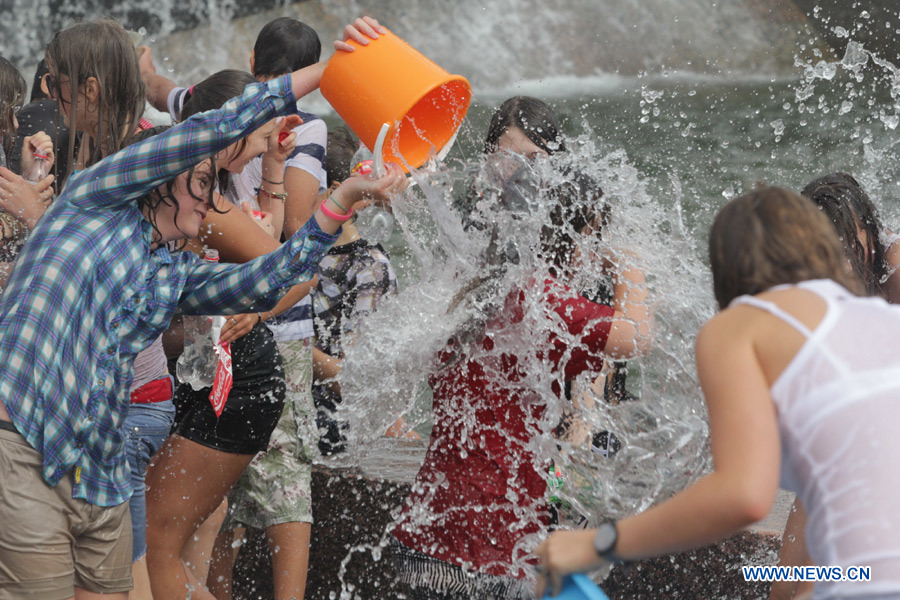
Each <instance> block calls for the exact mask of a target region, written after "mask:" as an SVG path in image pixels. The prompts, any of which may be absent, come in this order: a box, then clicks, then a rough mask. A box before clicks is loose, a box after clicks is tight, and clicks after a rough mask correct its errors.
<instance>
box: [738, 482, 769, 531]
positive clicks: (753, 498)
mask: <svg viewBox="0 0 900 600" xmlns="http://www.w3.org/2000/svg"><path fill="white" fill-rule="evenodd" d="M774 503H775V490H772V489H770V486H768V485H766V484H764V483H762V482H757V483H754V482H753V481H750V480H744V481H741V482H740V483H737V485H735V486H734V489H733V494H732V495H731V498H730V499H729V501H728V504H729V505H730V506H731V517H732V519H733V521H734V523H733V524H734V526H735V528H739V529H742V528H744V527H747V526H749V525H753V524H754V523H758V522H759V521H762V520H763V519H765V518H766V517H767V516H768V514H769V512H770V511H771V510H772V505H773V504H774Z"/></svg>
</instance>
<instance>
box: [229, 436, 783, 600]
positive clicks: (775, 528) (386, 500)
mask: <svg viewBox="0 0 900 600" xmlns="http://www.w3.org/2000/svg"><path fill="white" fill-rule="evenodd" d="M424 450H425V447H424V444H423V443H422V442H411V441H406V440H383V441H381V442H379V443H378V444H376V448H375V449H374V450H373V451H372V452H371V453H370V455H369V457H368V458H367V459H365V460H364V461H363V462H362V464H361V465H360V467H358V468H350V467H347V466H342V465H341V463H340V460H337V461H333V462H329V464H325V465H316V467H315V469H314V471H313V498H314V504H313V515H314V518H315V521H316V522H315V524H314V525H313V531H312V549H311V556H310V565H309V576H308V580H307V588H306V597H307V598H308V599H309V600H336V599H338V598H342V597H343V598H359V599H361V600H381V599H384V600H388V599H391V600H394V599H396V598H398V597H400V594H399V590H398V589H397V586H396V584H395V580H394V577H393V573H392V572H391V565H390V564H389V563H388V562H387V561H381V560H378V557H380V552H379V551H378V550H377V549H378V544H379V541H380V540H381V537H382V534H383V532H384V530H385V528H386V527H387V525H388V524H389V523H390V522H391V521H392V520H393V516H392V511H394V510H395V509H397V508H398V507H399V506H400V504H401V503H402V502H403V499H404V498H405V497H406V495H407V493H408V492H409V487H410V484H411V482H412V478H413V477H414V476H415V473H416V471H417V470H418V465H419V464H421V461H422V458H423V456H424ZM389 474H390V478H389ZM398 474H399V476H398ZM792 502H793V495H791V494H788V493H786V492H779V496H778V499H777V501H776V503H775V508H774V509H773V511H772V513H771V514H770V515H769V516H768V517H767V518H766V519H764V520H763V521H761V522H760V523H758V524H756V525H755V526H754V527H752V528H750V529H748V530H747V531H744V532H741V533H740V534H738V535H736V536H734V537H732V538H729V539H728V540H725V541H724V542H721V543H720V544H716V545H714V546H708V547H706V548H701V549H699V550H695V551H692V552H685V553H682V554H677V555H672V556H665V557H660V558H656V559H652V560H647V561H643V562H640V563H635V564H633V565H630V566H628V567H625V568H621V567H620V568H616V569H613V570H612V572H611V573H610V576H609V578H608V579H607V580H606V581H605V582H604V583H603V584H602V585H603V588H604V590H605V591H606V593H607V594H608V595H609V597H610V598H611V599H612V600H651V599H652V600H658V599H659V598H685V599H695V598H728V599H731V600H758V599H761V598H768V594H769V584H768V583H748V582H745V581H744V578H743V575H742V573H741V567H742V566H745V565H766V564H775V563H776V562H777V560H778V550H779V548H780V546H781V534H782V532H783V530H784V526H785V523H786V521H787V515H788V513H789V512H790V507H791V503H792ZM342 582H343V588H342ZM342 592H349V596H342ZM234 597H235V599H236V600H251V599H252V600H270V599H271V598H272V597H273V590H272V567H271V563H270V561H269V553H268V548H267V546H266V543H265V540H264V536H263V535H262V534H261V533H259V532H257V533H256V534H254V535H253V536H251V539H250V541H249V543H248V544H247V545H246V546H245V547H244V549H243V550H242V552H241V556H240V558H239V559H238V564H237V566H236V567H235V596H234Z"/></svg>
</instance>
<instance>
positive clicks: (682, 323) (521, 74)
mask: <svg viewBox="0 0 900 600" xmlns="http://www.w3.org/2000/svg"><path fill="white" fill-rule="evenodd" d="M12 2H13V6H12V10H11V11H9V13H8V14H12V15H14V18H13V19H7V20H4V22H3V23H2V24H0V28H2V34H0V40H3V41H2V42H0V54H3V55H10V56H12V57H14V58H15V59H16V60H17V61H18V64H22V65H24V64H28V63H30V62H34V59H35V58H36V57H37V56H38V55H39V54H40V49H41V47H42V46H43V44H45V43H46V40H47V39H48V37H49V35H50V33H51V32H52V30H53V29H54V28H56V27H59V26H61V25H62V24H63V21H64V20H66V19H69V18H72V17H75V16H92V15H94V14H96V13H97V12H101V11H102V12H108V13H110V14H112V15H113V16H116V17H121V18H123V19H126V20H127V19H131V18H133V17H136V15H138V13H139V11H141V10H146V11H147V12H152V13H153V14H154V15H156V19H157V21H156V22H146V23H142V22H141V21H140V20H135V21H132V22H131V23H130V24H129V25H130V26H131V27H132V28H135V29H137V28H139V27H141V26H142V24H143V26H145V27H147V28H148V38H147V41H148V42H150V44H151V45H154V46H155V48H154V50H155V54H156V56H157V61H158V64H160V65H161V68H164V69H167V70H169V71H170V73H171V74H172V75H173V76H174V77H175V78H176V79H177V80H179V81H183V82H188V81H196V80H197V79H199V77H202V76H203V75H206V74H207V73H209V72H211V71H214V70H217V69H219V68H223V67H226V66H235V67H243V66H244V65H245V64H246V62H245V61H246V56H247V54H248V52H249V48H250V47H251V45H252V40H253V37H254V36H255V35H256V32H257V31H258V30H259V27H260V26H261V25H262V23H264V22H265V21H266V20H268V19H269V18H271V17H272V16H273V15H274V14H276V13H278V14H281V13H289V14H298V15H300V18H302V19H304V20H306V21H308V22H310V23H311V24H313V25H314V26H315V27H316V28H317V30H318V31H320V34H321V35H322V37H323V39H328V37H329V36H331V35H333V34H334V33H335V32H336V31H337V30H338V27H339V25H340V24H341V23H342V22H343V21H344V20H346V18H347V17H348V16H350V15H356V14H359V13H361V12H371V13H372V14H375V15H376V16H378V17H379V18H381V19H382V20H383V21H384V22H386V23H388V24H390V26H391V27H392V29H394V30H395V31H396V32H397V33H398V34H399V35H401V36H402V37H404V38H405V39H407V40H408V41H410V43H412V44H413V45H414V46H416V47H417V48H419V49H420V50H422V51H423V53H425V54H426V55H428V56H429V57H431V58H433V59H434V60H435V61H436V62H438V63H439V64H441V65H442V66H444V67H446V68H447V69H448V70H450V71H453V72H459V73H463V74H465V75H467V76H468V77H469V78H470V79H471V80H472V82H473V84H474V87H475V91H476V100H477V101H476V103H475V105H474V106H473V109H472V111H471V113H470V117H469V119H468V122H467V123H466V124H465V125H464V127H463V130H462V132H461V134H460V139H459V143H458V148H457V149H456V150H455V151H454V152H453V153H451V157H450V159H449V160H448V162H447V163H446V165H447V166H446V167H443V168H438V169H436V170H432V171H429V172H423V173H419V174H417V175H416V177H417V179H418V181H419V182H420V185H419V186H418V188H419V191H415V192H412V193H411V194H410V195H408V196H406V197H404V198H402V199H400V200H399V201H398V202H397V204H396V206H395V213H396V215H397V218H398V221H399V223H400V225H401V226H402V236H401V235H400V233H397V234H395V237H394V239H393V240H391V243H390V246H389V247H390V250H391V253H392V256H393V257H394V259H395V264H396V265H397V266H398V268H399V269H400V270H401V271H402V273H401V275H402V281H403V288H404V292H403V294H401V296H400V297H399V298H397V299H396V300H395V301H394V302H393V303H389V304H388V305H386V306H385V308H384V310H383V311H382V312H380V313H378V314H376V315H375V316H374V317H373V318H372V319H371V320H370V321H368V322H367V323H366V325H365V326H364V327H363V329H362V330H361V331H360V337H359V340H358V341H357V344H356V346H355V347H354V348H353V350H352V351H351V353H350V354H349V355H348V357H347V368H346V375H345V381H344V387H345V390H346V395H347V399H348V401H347V407H346V411H347V416H348V418H349V419H350V420H351V421H352V423H353V429H352V430H353V432H354V433H353V435H354V436H355V438H354V442H355V443H354V444H353V445H352V446H351V447H352V448H353V449H354V451H355V452H356V454H355V456H354V457H351V458H353V459H354V460H357V461H358V460H361V457H360V454H361V449H362V448H364V447H366V446H367V445H369V442H370V441H371V440H373V439H374V438H375V437H377V436H378V435H380V433H381V432H382V431H383V428H384V426H385V425H386V424H387V420H388V417H387V416H386V415H391V416H393V414H395V413H396V412H399V411H401V410H409V411H410V415H411V416H410V417H409V420H410V421H411V422H412V423H414V424H417V425H418V426H419V429H420V430H421V431H423V432H427V422H428V418H427V411H428V408H429V407H428V397H427V394H423V391H422V390H423V388H422V385H423V380H424V376H425V374H427V373H429V372H432V371H433V370H434V368H435V365H434V363H433V360H432V359H433V357H434V355H435V353H436V352H437V351H438V350H440V349H441V348H442V347H443V346H444V344H445V342H446V340H447V338H448V337H449V336H450V335H451V334H452V333H454V332H456V331H457V330H458V329H459V328H460V327H461V326H463V325H464V324H465V323H466V322H467V320H469V319H472V318H476V317H477V315H478V314H479V310H484V309H487V308H490V306H491V300H492V299H493V300H495V299H496V298H497V297H501V295H502V292H503V291H505V290H508V289H510V287H511V286H512V285H514V283H515V282H516V276H517V275H519V274H521V273H522V272H523V271H522V270H521V269H524V268H525V267H526V266H530V267H532V268H533V267H534V266H535V264H534V263H528V261H525V262H523V263H521V264H520V265H513V266H510V268H509V269H508V270H507V271H506V272H505V273H504V275H503V277H501V278H499V280H498V281H497V282H496V289H485V293H486V294H487V297H486V298H483V299H482V300H483V304H481V305H478V304H466V305H463V306H465V307H466V310H462V311H460V310H455V311H449V313H448V306H449V303H450V300H451V299H452V298H453V297H454V296H455V295H456V294H457V293H458V292H459V290H460V289H461V288H462V286H463V285H464V284H465V283H466V282H467V281H469V280H471V278H472V277H473V276H474V274H475V273H476V272H477V268H476V267H477V265H478V264H479V261H480V259H481V253H482V252H483V250H484V247H485V243H486V242H485V240H484V239H480V238H479V237H478V236H477V235H473V234H471V233H468V232H465V231H463V228H462V225H461V223H460V221H459V217H458V216H457V214H456V213H455V212H454V211H453V210H452V208H451V204H452V198H453V194H459V193H461V189H464V188H465V187H466V186H467V185H469V184H470V183H471V181H472V180H473V178H475V177H477V174H478V167H477V165H476V164H475V162H473V159H472V157H473V156H474V155H475V154H476V153H477V148H478V147H479V146H480V140H481V138H482V136H483V132H484V131H485V129H486V120H487V117H488V115H489V113H490V110H491V108H490V107H491V106H493V105H496V104H498V103H499V102H498V101H500V100H502V99H503V97H505V96H508V95H512V94H515V93H523V92H524V93H530V94H533V95H538V96H542V97H546V98H551V99H552V101H553V104H554V108H555V109H556V110H557V112H558V113H559V114H560V115H561V117H562V121H563V125H564V128H565V130H566V131H567V133H568V134H569V135H570V137H571V140H570V145H571V148H572V152H571V159H570V160H571V161H572V162H573V164H575V165H576V166H577V167H578V168H580V169H582V170H586V171H587V172H588V173H589V174H591V175H592V176H594V177H596V178H597V179H598V180H599V181H600V182H601V184H602V186H603V188H604V190H605V192H606V197H607V199H608V201H609V204H610V211H611V213H612V215H613V218H612V221H611V224H610V227H609V232H608V233H609V235H608V236H607V237H606V238H604V240H603V242H602V244H600V245H598V246H595V247H587V248H585V253H588V252H589V251H590V250H595V251H598V252H603V253H608V252H613V251H616V250H618V249H619V248H623V247H624V248H633V249H636V250H637V251H638V254H639V256H638V258H639V259H640V263H641V264H642V266H643V267H644V268H645V270H646V272H647V276H648V282H649V285H650V288H651V292H652V297H653V298H654V305H655V313H656V330H655V333H654V344H653V350H652V352H651V353H650V354H649V355H648V356H646V357H645V358H643V359H640V360H636V361H631V362H630V363H629V371H630V375H629V390H630V391H631V392H632V393H634V394H635V395H637V396H639V397H640V401H638V402H632V403H623V404H619V405H607V404H605V403H602V402H600V403H598V404H597V405H596V409H595V410H593V411H589V412H586V413H584V414H583V417H584V418H585V420H586V421H587V422H588V423H589V424H590V425H591V427H592V428H594V429H597V430H609V431H612V432H614V433H615V434H616V436H618V437H619V438H620V439H621V440H622V442H623V446H622V449H621V450H620V451H619V453H618V454H617V455H616V456H615V457H614V458H613V459H607V458H603V457H600V456H598V455H596V454H591V453H590V451H589V449H587V448H586V447H585V446H584V445H583V444H576V443H568V442H563V443H559V444H558V445H559V447H557V440H556V439H555V438H553V437H552V436H550V435H547V436H546V437H544V438H543V439H541V440H538V441H537V442H536V446H535V448H534V451H535V452H536V453H537V454H538V455H539V456H542V457H548V458H553V459H554V460H555V461H557V462H558V463H559V464H560V465H561V466H562V471H563V473H564V475H565V477H566V478H567V482H566V484H565V486H564V488H563V490H562V496H563V497H564V498H565V499H566V500H567V501H568V502H569V503H570V504H571V506H572V509H571V513H570V514H571V515H573V518H575V517H574V515H577V514H581V515H589V516H592V517H596V516H605V515H622V514H626V513H629V512H633V511H635V510H639V509H642V508H645V507H646V506H647V505H649V504H651V503H653V502H655V501H658V500H659V499H661V498H663V497H665V496H667V495H668V494H671V493H672V492H674V491H676V490H677V489H680V488H681V487H683V486H684V485H686V484H687V483H688V482H689V481H690V480H692V479H693V478H695V477H697V476H698V475H699V474H700V473H701V472H702V471H703V470H704V469H705V468H707V467H708V464H707V461H706V459H705V456H706V453H705V452H704V444H705V433H706V429H705V427H706V426H705V418H704V410H703V407H702V403H701V401H700V395H699V391H698V387H697V384H696V379H695V376H694V368H693V361H692V347H691V345H692V341H693V336H694V335H695V333H696V331H697V329H698V328H699V326H700V324H701V323H702V322H703V321H704V320H705V319H706V318H707V317H708V316H709V315H711V314H712V311H713V303H712V298H711V294H710V292H709V282H708V276H707V275H706V273H705V269H704V267H703V264H704V260H705V259H704V254H705V251H704V246H705V233H706V229H707V226H708V223H709V221H710V219H711V216H712V215H713V214H714V213H715V211H716V209H717V208H718V206H719V205H720V204H721V203H722V202H723V201H724V200H725V198H728V197H731V196H733V195H735V194H738V193H741V192H742V191H744V190H746V189H747V188H748V187H749V186H752V185H753V182H754V181H756V180H758V179H764V180H766V181H768V182H770V183H774V184H779V185H784V186H787V187H792V188H795V189H799V188H801V187H802V186H803V185H804V184H805V183H806V182H808V181H809V180H811V179H813V178H814V177H816V176H818V175H820V174H822V173H825V172H829V171H834V170H846V171H850V172H852V173H854V174H855V175H857V176H858V178H859V179H860V180H861V181H862V182H863V184H864V185H865V186H866V188H867V189H868V190H869V192H870V195H871V196H872V197H873V199H874V200H875V202H876V203H877V204H878V205H879V208H881V209H882V211H883V217H884V221H885V222H886V223H887V224H891V223H894V224H896V223H897V222H898V221H900V205H898V204H897V201H896V198H897V193H898V191H900V190H898V183H897V182H898V181H900V172H898V168H900V167H898V166H896V165H895V164H894V161H892V160H891V157H892V155H893V154H894V152H895V145H896V139H895V137H896V136H895V132H896V129H895V128H896V127H897V125H898V122H900V118H898V116H900V112H898V110H900V97H898V96H900V77H898V72H897V69H896V68H895V67H894V65H893V64H892V63H890V62H888V61H886V60H884V59H882V58H881V57H880V55H878V54H877V53H874V54H873V53H872V52H870V51H869V50H867V49H866V48H865V47H863V46H861V45H860V44H858V43H850V44H849V45H848V48H847V51H846V53H845V54H844V55H843V58H842V59H841V60H835V59H834V58H833V57H832V56H830V54H829V52H828V50H827V49H826V48H825V47H824V45H822V44H821V43H820V42H819V41H818V39H817V37H816V36H815V35H813V34H811V33H810V32H809V31H807V30H806V28H805V17H804V16H803V14H802V13H800V12H798V11H796V10H794V9H793V8H791V7H790V5H789V4H786V3H775V4H778V5H780V8H779V9H770V7H769V6H768V3H766V2H763V1H762V0H747V1H745V2H718V3H706V2H698V1H689V2H679V1H676V0H652V1H650V2H633V1H629V2H612V1H610V0H604V1H601V2H596V1H590V0H566V1H565V2H558V3H551V4H548V3H538V2H533V1H532V0H520V1H514V0H501V1H500V2H494V3H487V4H486V3H483V2H476V1H475V0H462V1H460V2H454V3H448V2H440V1H439V0H429V1H427V2H395V3H389V4H388V3H374V2H368V1H366V0H360V1H350V0H347V1H343V0H334V1H331V2H321V3H317V2H303V3H299V4H296V5H289V6H287V5H285V6H281V7H279V8H276V9H274V10H272V11H270V12H266V13H264V14H262V15H259V16H256V17H246V18H241V19H238V20H232V18H233V17H234V16H235V14H240V11H241V10H242V9H241V8H240V7H241V6H243V4H241V3H240V2H238V1H237V0H220V1H215V0H214V1H212V2H197V3H188V5H187V9H184V10H186V11H187V12H186V13H185V12H184V10H183V9H182V8H180V7H181V6H182V4H181V3H177V7H176V3H174V2H171V0H163V1H162V2H154V3H152V4H151V3H147V2H144V0H132V1H130V2H129V3H128V4H125V5H122V6H121V8H119V5H115V6H113V5H112V4H110V5H107V6H105V7H101V5H100V4H91V3H81V4H79V5H78V6H77V7H76V6H74V5H70V4H66V3H61V4H60V3H56V2H55V1H54V0H35V1H33V2H26V1H24V0H12ZM142 7H143V8H142ZM101 8H102V10H101ZM773 10H774V12H773ZM778 11H780V12H778ZM185 15H192V16H185ZM210 15H212V16H210ZM195 17H202V20H204V21H206V20H208V19H210V18H212V19H213V21H214V24H213V25H212V26H209V25H204V26H202V27H200V28H199V29H197V30H193V31H191V32H178V31H177V30H178V29H180V28H181V27H183V26H185V25H188V24H190V23H191V19H193V18H195ZM830 26H831V27H832V29H835V30H836V28H838V27H842V28H843V29H844V30H845V31H846V32H852V31H853V28H852V27H851V26H849V25H848V24H842V23H840V22H837V21H832V23H831V25H830ZM154 27H155V28H156V29H154ZM836 35H837V34H836ZM841 35H842V34H841ZM849 35H852V34H851V33H848V36H849ZM844 39H846V38H844ZM222 40H228V41H229V43H228V44H223V42H222ZM850 41H851V42H853V41H854V40H852V39H851V40H850ZM223 45H227V46H228V47H229V51H230V52H232V53H233V54H230V55H229V54H228V52H225V51H223V50H221V48H222V46H223ZM198 57H199V60H198ZM26 75H27V73H26ZM315 108H322V109H324V108H325V107H324V105H322V104H321V103H320V104H318V105H317V106H316V107H315ZM544 175H545V176H546V177H548V178H550V179H552V175H549V174H544ZM546 210H547V207H546V206H545V205H542V204H540V202H539V203H538V205H537V206H536V207H535V209H534V210H533V211H532V212H529V213H528V214H527V215H525V216H524V217H523V218H522V219H520V220H518V221H516V222H515V226H512V225H510V226H508V227H506V228H503V230H502V231H503V234H504V235H505V236H506V237H505V238H504V239H505V241H506V242H507V243H510V244H513V245H514V246H515V247H517V248H520V249H522V252H523V256H528V252H527V251H528V249H529V248H531V247H533V243H534V234H535V231H536V226H537V224H538V222H539V218H540V217H541V215H544V214H545V213H546ZM595 243H596V242H595ZM597 275H598V273H597V272H596V271H591V270H590V269H588V270H587V271H586V272H585V273H584V276H585V277H587V278H591V277H593V276H597ZM534 317H535V319H538V320H537V321H533V322H532V323H540V320H539V319H540V315H534ZM538 331H540V327H537V328H534V332H538ZM534 332H529V331H525V330H523V331H520V332H519V333H520V334H522V335H523V336H525V339H526V340H529V341H531V342H534V343H537V341H538V340H537V338H536V337H531V338H529V337H528V336H529V335H532V334H533V333H534ZM373 359H375V360H373ZM530 366H531V369H530V370H529V371H528V374H529V381H532V382H534V383H535V389H537V390H539V391H541V390H542V392H540V393H544V392H546V385H544V384H545V379H546V366H545V365H540V364H532V365H530ZM540 399H541V400H542V401H544V402H546V403H547V405H548V407H549V410H548V411H546V413H545V416H544V418H543V419H542V420H541V421H540V422H539V423H537V424H536V425H537V426H539V427H542V428H543V429H544V430H545V431H549V430H550V429H551V428H552V427H553V426H554V425H555V424H556V420H557V418H558V416H559V413H560V409H561V405H560V404H559V401H558V399H557V398H555V397H550V396H549V395H547V394H544V395H542V396H541V397H540ZM379 491H380V490H379ZM357 526H358V525H357ZM526 543H533V542H532V541H531V540H529V541H527V542H526ZM373 548H374V550H373ZM356 550H359V551H361V552H367V553H368V552H373V551H374V552H375V553H376V554H377V553H378V543H377V541H376V542H374V543H373V544H371V545H369V546H367V545H365V544H363V545H362V546H360V547H357V548H356ZM744 564H745V563H744ZM350 585H352V584H349V583H348V584H347V585H345V586H344V592H345V594H347V595H348V597H352V596H353V595H354V592H353V590H351V589H350V587H349V586H350ZM687 589H690V588H687ZM732 592H733V593H734V594H735V595H737V594H739V592H734V591H732ZM726 593H727V592H726Z"/></svg>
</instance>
